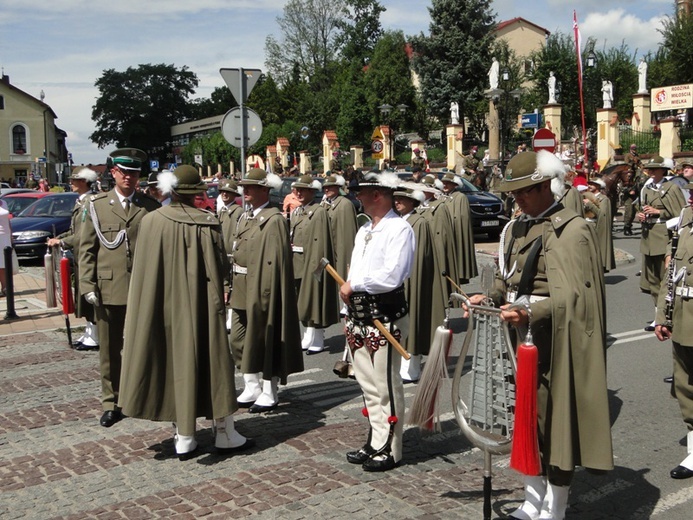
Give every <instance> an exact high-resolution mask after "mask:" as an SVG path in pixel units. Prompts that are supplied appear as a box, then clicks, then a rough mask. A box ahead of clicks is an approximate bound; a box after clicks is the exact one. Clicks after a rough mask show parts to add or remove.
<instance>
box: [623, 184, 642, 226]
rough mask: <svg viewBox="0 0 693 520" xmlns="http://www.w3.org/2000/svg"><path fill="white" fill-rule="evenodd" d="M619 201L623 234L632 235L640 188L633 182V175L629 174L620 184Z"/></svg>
mask: <svg viewBox="0 0 693 520" xmlns="http://www.w3.org/2000/svg"><path fill="white" fill-rule="evenodd" d="M620 189H621V201H622V202H623V234H624V235H625V236H632V235H633V220H635V205H636V202H637V200H638V197H639V193H640V188H639V187H638V186H637V184H636V182H635V174H634V173H632V172H631V173H630V174H629V176H628V179H627V180H626V181H625V182H623V183H622V184H621V188H620Z"/></svg>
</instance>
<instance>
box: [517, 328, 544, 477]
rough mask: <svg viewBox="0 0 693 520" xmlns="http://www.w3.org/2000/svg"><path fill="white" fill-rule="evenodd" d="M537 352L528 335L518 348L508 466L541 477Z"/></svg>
mask: <svg viewBox="0 0 693 520" xmlns="http://www.w3.org/2000/svg"><path fill="white" fill-rule="evenodd" d="M538 372H539V353H538V351H537V347H536V345H534V344H533V343H532V339H531V336H529V335H528V337H527V339H526V340H525V342H524V343H522V344H521V345H520V346H519V347H518V349H517V374H516V377H515V427H514V430H513V445H512V451H511V452H510V467H511V468H513V469H514V470H516V471H519V472H520V473H522V474H524V475H528V476H537V475H540V474H541V461H540V459H539V437H538V433H537V382H538V377H539V375H538Z"/></svg>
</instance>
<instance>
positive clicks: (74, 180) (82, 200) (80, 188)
mask: <svg viewBox="0 0 693 520" xmlns="http://www.w3.org/2000/svg"><path fill="white" fill-rule="evenodd" d="M97 178H98V175H97V173H96V172H95V171H94V170H92V169H90V168H87V167H86V166H77V167H76V168H75V169H74V170H72V175H71V176H70V186H72V191H73V192H76V193H79V198H78V199H77V201H76V202H75V207H74V208H73V209H72V220H71V221H70V229H69V230H68V231H66V232H65V233H63V234H62V235H60V236H59V237H57V238H49V239H48V246H50V247H55V246H58V245H59V246H60V247H62V248H63V249H70V250H72V255H73V258H74V259H75V273H74V277H73V280H74V285H75V316H76V317H77V318H84V319H85V320H87V325H86V327H85V329H84V334H82V336H81V337H80V338H78V339H77V340H75V341H73V342H72V346H73V347H74V348H75V350H93V349H98V348H99V336H98V333H97V330H98V329H97V327H96V318H95V316H94V306H93V305H92V304H91V303H89V302H87V301H86V300H85V299H84V295H83V294H82V293H81V292H80V291H79V264H78V260H79V247H80V241H81V238H82V234H81V231H82V222H84V221H85V220H86V218H87V211H88V210H89V194H91V187H92V185H93V184H94V183H95V182H96V179H97Z"/></svg>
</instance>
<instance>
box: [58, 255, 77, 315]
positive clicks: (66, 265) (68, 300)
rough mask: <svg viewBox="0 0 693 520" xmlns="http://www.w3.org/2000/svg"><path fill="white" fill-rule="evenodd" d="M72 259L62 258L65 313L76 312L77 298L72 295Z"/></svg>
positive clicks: (62, 291) (61, 277)
mask: <svg viewBox="0 0 693 520" xmlns="http://www.w3.org/2000/svg"><path fill="white" fill-rule="evenodd" d="M70 278H71V276H70V260H69V259H68V258H65V257H63V258H61V259H60V289H61V293H62V297H63V314H65V315H68V314H72V313H73V312H75V300H74V298H73V297H72V280H70Z"/></svg>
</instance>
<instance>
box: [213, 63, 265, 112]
mask: <svg viewBox="0 0 693 520" xmlns="http://www.w3.org/2000/svg"><path fill="white" fill-rule="evenodd" d="M241 73H242V75H241ZM219 74H221V77H222V78H223V79H224V81H225V82H226V86H227V87H229V90H230V91H231V94H233V97H234V99H235V100H236V103H238V104H239V105H242V104H243V103H245V102H246V100H247V99H248V96H249V95H250V91H251V90H253V87H254V86H255V83H257V80H258V79H260V76H261V75H262V71H261V70H260V69H243V68H241V69H219ZM241 80H243V83H241Z"/></svg>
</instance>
